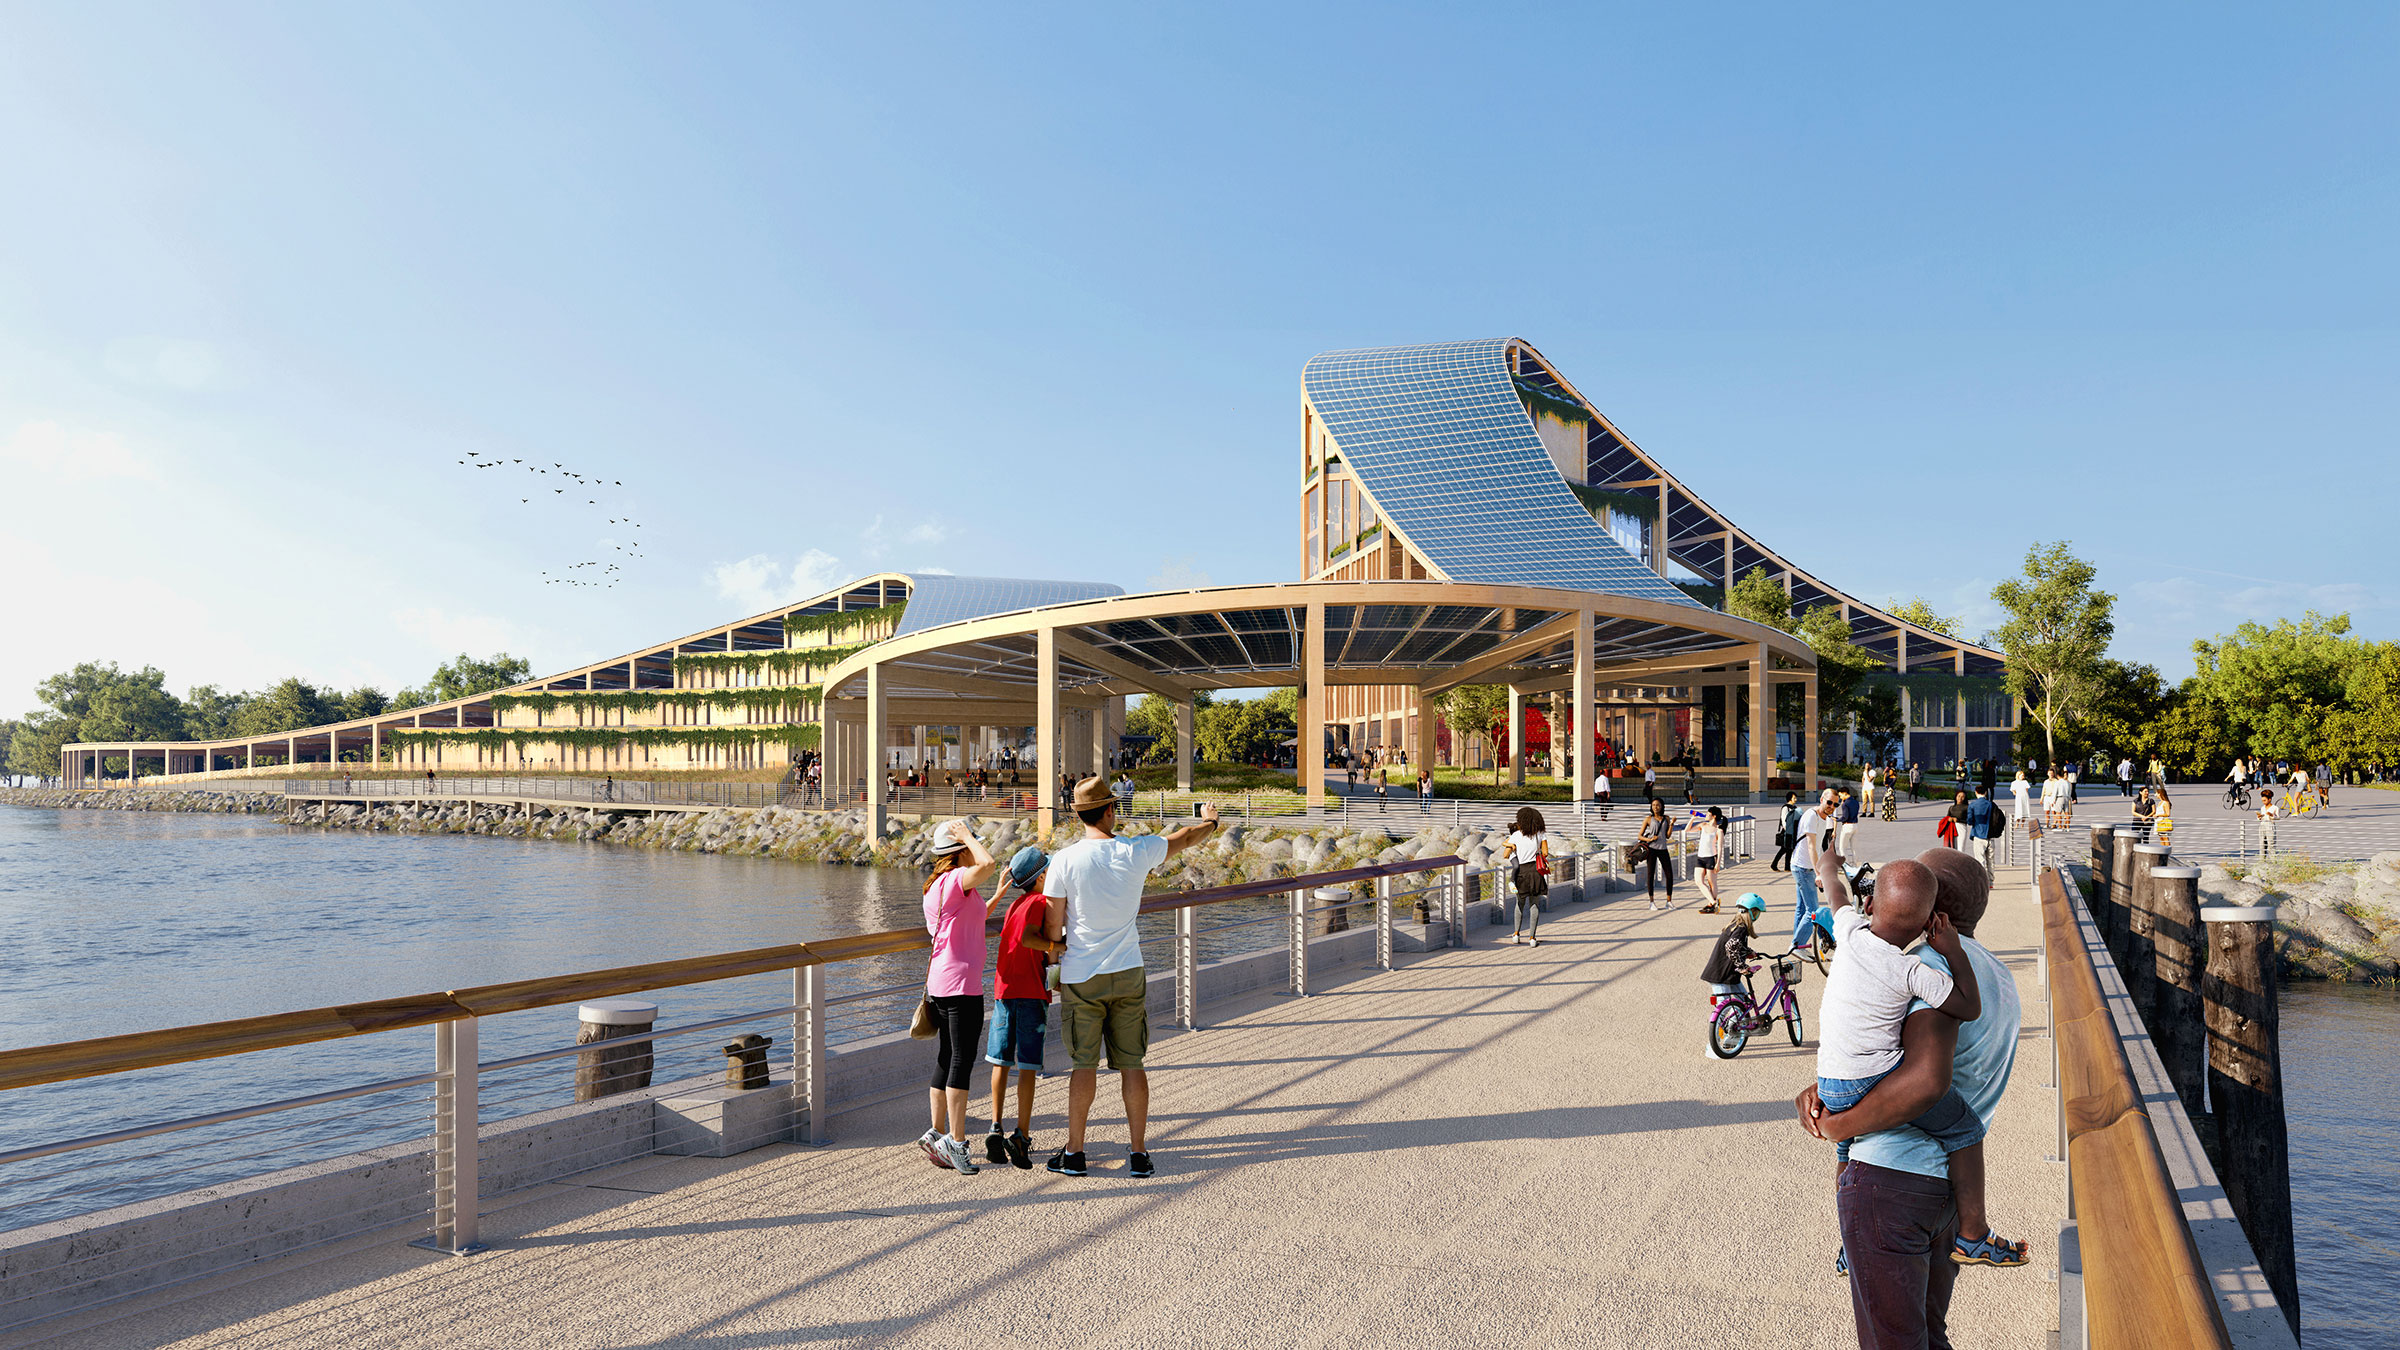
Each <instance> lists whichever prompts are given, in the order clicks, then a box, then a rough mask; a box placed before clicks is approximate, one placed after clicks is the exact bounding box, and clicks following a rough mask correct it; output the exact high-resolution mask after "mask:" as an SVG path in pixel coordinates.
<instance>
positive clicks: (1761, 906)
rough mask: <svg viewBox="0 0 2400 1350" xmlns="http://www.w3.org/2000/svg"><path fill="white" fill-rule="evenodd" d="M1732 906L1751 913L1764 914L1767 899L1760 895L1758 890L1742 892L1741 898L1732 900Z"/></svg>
mask: <svg viewBox="0 0 2400 1350" xmlns="http://www.w3.org/2000/svg"><path fill="white" fill-rule="evenodd" d="M1733 907H1734V908H1735V909H1746V910H1749V911H1750V912H1751V913H1753V914H1764V913H1766V910H1767V901H1766V897H1764V896H1762V895H1760V894H1759V893H1758V892H1756V891H1750V892H1747V893H1746V894H1744V895H1743V896H1742V898H1741V899H1739V900H1736V901H1734V902H1733Z"/></svg>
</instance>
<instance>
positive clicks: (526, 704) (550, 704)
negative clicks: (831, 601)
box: [492, 684, 825, 721]
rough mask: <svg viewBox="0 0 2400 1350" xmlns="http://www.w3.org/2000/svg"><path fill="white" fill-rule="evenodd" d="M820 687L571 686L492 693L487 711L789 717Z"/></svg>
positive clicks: (815, 699)
mask: <svg viewBox="0 0 2400 1350" xmlns="http://www.w3.org/2000/svg"><path fill="white" fill-rule="evenodd" d="M824 697H825V689H824V686H822V685H815V684H783V685H776V684H760V685H745V686H742V687H739V688H733V689H589V690H586V689H570V690H564V691H559V692H549V693H539V694H494V695H492V711H494V712H507V711H509V710H511V709H514V708H531V709H533V710H534V711H536V712H539V713H541V714H543V715H544V716H547V715H549V714H550V713H552V712H555V711H557V710H558V709H560V708H565V709H567V710H569V711H571V712H575V713H578V714H580V713H584V712H597V713H600V714H602V715H606V714H607V713H610V712H618V711H623V712H649V711H650V710H651V709H653V708H684V709H699V708H724V709H728V710H734V709H738V710H740V711H741V712H743V713H745V714H746V715H748V716H751V717H761V718H774V719H778V720H785V721H789V720H793V719H794V716H795V714H797V713H798V712H799V711H800V710H802V709H808V710H812V711H813V710H814V709H815V708H816V707H818V706H819V705H820V704H822V703H823V702H824Z"/></svg>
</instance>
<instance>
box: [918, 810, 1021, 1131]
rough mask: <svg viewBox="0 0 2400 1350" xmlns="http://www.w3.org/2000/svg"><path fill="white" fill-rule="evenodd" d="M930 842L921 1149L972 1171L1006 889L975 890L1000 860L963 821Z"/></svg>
mask: <svg viewBox="0 0 2400 1350" xmlns="http://www.w3.org/2000/svg"><path fill="white" fill-rule="evenodd" d="M932 843H933V870H932V872H931V873H929V874H928V875H927V876H926V878H925V931H926V932H928V933H931V934H933V959H932V962H931V963H930V964H929V965H928V966H927V967H926V969H925V1011H926V1012H927V1013H929V1014H930V1015H931V1017H932V1020H933V1025H934V1057H933V1085H932V1089H931V1091H930V1093H929V1094H928V1095H929V1098H930V1102H931V1106H932V1111H933V1126H932V1128H931V1129H928V1130H926V1131H925V1133H923V1134H921V1135H919V1136H917V1147H919V1148H921V1149H923V1150H925V1159H926V1161H928V1162H930V1163H932V1164H933V1165H934V1166H936V1167H947V1168H949V1169H951V1170H952V1171H954V1172H958V1173H961V1174H963V1175H967V1176H972V1175H974V1174H975V1173H976V1172H977V1171H978V1170H980V1169H978V1168H977V1167H976V1166H975V1157H974V1155H973V1154H972V1153H970V1152H968V1151H967V1087H968V1083H969V1081H970V1079H971V1078H972V1076H973V1074H974V1072H975V1059H976V1054H977V1052H978V1051H980V1050H981V1049H982V1048H983V959H984V955H985V946H984V925H985V924H986V923H987V922H989V921H990V919H991V916H992V914H993V912H994V911H996V910H998V909H999V907H1000V900H1001V895H1000V894H999V893H997V892H995V893H994V894H993V896H992V898H991V900H990V901H989V902H988V903H987V902H986V901H985V900H984V898H983V895H982V893H981V892H979V891H978V890H976V887H978V886H981V885H982V884H983V883H984V881H985V880H986V879H987V878H989V877H990V876H991V875H992V869H993V868H994V867H995V866H997V864H996V863H995V862H994V861H993V859H992V854H991V850H989V849H987V848H985V847H984V846H983V841H982V840H980V839H978V838H976V837H975V832H974V831H973V830H970V829H968V828H967V823H966V822H965V821H963V820H954V821H950V822H948V823H947V824H943V825H936V826H935V827H934V829H933V840H932ZM945 1127H947V1128H946V1129H945Z"/></svg>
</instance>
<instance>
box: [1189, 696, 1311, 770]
mask: <svg viewBox="0 0 2400 1350" xmlns="http://www.w3.org/2000/svg"><path fill="white" fill-rule="evenodd" d="M1193 720H1194V723H1195V725H1194V727H1193V729H1192V730H1193V740H1194V741H1195V742H1197V749H1198V751H1199V755H1200V758H1202V759H1208V760H1216V761H1218V762H1221V763H1230V764H1247V763H1251V762H1253V761H1256V760H1258V759H1261V758H1263V757H1264V756H1265V755H1266V754H1267V753H1268V751H1269V749H1270V748H1271V745H1272V741H1273V739H1274V738H1273V737H1272V735H1271V733H1272V732H1273V731H1274V730H1275V725H1276V724H1275V718H1274V715H1273V714H1272V713H1271V712H1270V711H1269V710H1268V709H1267V707H1266V701H1265V700H1264V699H1255V698H1244V699H1226V700H1224V701H1222V702H1215V703H1210V704H1209V705H1208V706H1206V707H1204V708H1201V709H1199V710H1198V712H1197V713H1196V714H1195V715H1194V718H1193ZM1287 725H1288V724H1287ZM1168 748H1169V749H1170V751H1171V750H1172V749H1173V747H1172V745H1170V746H1169V747H1168Z"/></svg>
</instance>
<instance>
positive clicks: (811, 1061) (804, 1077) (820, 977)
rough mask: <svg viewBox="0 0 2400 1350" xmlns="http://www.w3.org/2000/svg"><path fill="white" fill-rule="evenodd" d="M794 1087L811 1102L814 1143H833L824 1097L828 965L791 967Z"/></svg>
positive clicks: (810, 1132) (809, 1137)
mask: <svg viewBox="0 0 2400 1350" xmlns="http://www.w3.org/2000/svg"><path fill="white" fill-rule="evenodd" d="M792 1002H793V1004H795V1005H796V1006H797V1007H798V1008H799V1011H798V1012H796V1013H794V1014H792V1091H793V1092H794V1093H795V1094H797V1095H799V1096H801V1097H803V1098H805V1099H806V1100H807V1102H808V1134H807V1136H806V1138H807V1141H808V1142H809V1143H811V1144H825V1143H831V1142H832V1140H833V1132H832V1130H831V1128H830V1122H829V1121H827V1119H826V1117H827V1116H828V1115H830V1114H831V1112H830V1111H828V1110H827V1106H828V1103H827V1102H826V1100H825V1068H826V1065H825V967H823V966H800V967H797V968H795V969H794V970H793V971H792Z"/></svg>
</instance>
